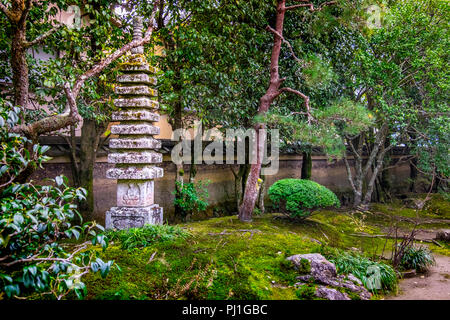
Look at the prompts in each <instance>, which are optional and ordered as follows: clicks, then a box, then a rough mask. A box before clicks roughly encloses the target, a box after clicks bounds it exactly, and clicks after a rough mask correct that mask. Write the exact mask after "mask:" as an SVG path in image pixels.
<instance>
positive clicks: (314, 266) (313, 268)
mask: <svg viewBox="0 0 450 320" xmlns="http://www.w3.org/2000/svg"><path fill="white" fill-rule="evenodd" d="M287 260H289V261H292V263H293V264H294V266H295V268H296V269H297V270H299V271H301V272H303V270H304V269H305V268H304V261H305V260H306V261H308V262H309V264H310V272H309V273H308V274H303V275H300V276H298V277H297V278H296V279H298V280H300V281H301V282H298V283H296V284H295V285H296V286H297V287H298V286H301V285H303V284H304V282H314V283H318V284H320V285H321V286H319V288H318V289H317V291H316V295H317V296H318V297H321V298H325V299H329V300H349V299H346V298H348V296H347V295H346V294H342V293H341V292H339V291H338V290H336V289H332V288H327V287H324V286H323V285H325V286H330V287H335V288H345V289H348V290H350V291H352V292H354V293H357V294H358V295H359V296H360V298H361V299H362V300H368V299H370V298H371V296H372V295H371V293H370V292H369V291H368V290H367V289H366V288H365V287H364V286H363V284H362V282H361V280H359V279H358V278H356V277H355V276H354V275H352V274H348V275H347V276H345V275H337V272H336V266H335V265H334V264H333V263H331V262H330V261H328V260H327V259H325V257H324V256H322V255H321V254H318V253H311V254H297V255H294V256H290V257H288V258H287ZM328 289H330V290H328ZM336 292H338V293H336Z"/></svg>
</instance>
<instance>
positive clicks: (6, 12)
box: [0, 3, 13, 20]
mask: <svg viewBox="0 0 450 320" xmlns="http://www.w3.org/2000/svg"><path fill="white" fill-rule="evenodd" d="M0 10H2V12H3V13H4V14H5V16H6V17H7V18H8V19H9V20H13V18H12V15H11V12H10V11H9V10H8V8H7V7H6V6H5V5H4V4H3V3H0Z"/></svg>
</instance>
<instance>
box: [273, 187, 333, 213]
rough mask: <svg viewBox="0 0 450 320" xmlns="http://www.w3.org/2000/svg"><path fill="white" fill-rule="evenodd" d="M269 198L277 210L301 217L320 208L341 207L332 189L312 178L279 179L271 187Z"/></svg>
mask: <svg viewBox="0 0 450 320" xmlns="http://www.w3.org/2000/svg"><path fill="white" fill-rule="evenodd" d="M269 198H270V200H271V201H272V205H273V208H274V209H275V210H281V212H283V213H287V214H289V215H290V216H291V217H293V218H299V219H305V218H307V217H309V216H310V215H311V214H312V212H313V211H314V210H316V209H319V208H327V207H340V202H339V199H338V198H337V197H336V195H335V194H334V193H333V192H332V191H331V190H329V189H328V188H326V187H324V186H322V185H320V184H318V183H317V182H314V181H311V180H301V179H283V180H278V181H277V182H275V183H274V184H273V185H272V186H271V187H270V188H269Z"/></svg>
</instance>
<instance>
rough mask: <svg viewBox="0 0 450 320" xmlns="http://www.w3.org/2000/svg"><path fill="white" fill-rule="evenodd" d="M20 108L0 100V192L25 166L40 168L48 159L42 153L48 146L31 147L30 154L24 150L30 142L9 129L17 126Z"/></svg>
mask: <svg viewBox="0 0 450 320" xmlns="http://www.w3.org/2000/svg"><path fill="white" fill-rule="evenodd" d="M19 113H20V108H17V107H12V106H11V105H10V104H9V103H8V101H6V100H3V99H1V98H0V142H1V148H0V159H1V160H0V191H1V190H2V189H4V188H6V187H7V186H8V185H10V184H11V183H12V182H13V181H14V179H15V178H16V177H17V176H19V175H20V174H21V173H22V172H23V171H24V170H25V169H26V168H27V166H31V167H37V166H41V165H42V163H43V162H44V161H47V160H48V159H49V157H47V156H44V153H45V152H46V151H47V150H48V149H49V147H48V146H40V145H37V144H35V145H33V148H32V152H30V151H31V150H28V149H27V148H26V145H27V144H31V141H30V140H29V139H27V138H26V137H23V136H21V135H19V134H17V133H12V132H9V128H11V127H13V126H14V125H16V124H18V122H19Z"/></svg>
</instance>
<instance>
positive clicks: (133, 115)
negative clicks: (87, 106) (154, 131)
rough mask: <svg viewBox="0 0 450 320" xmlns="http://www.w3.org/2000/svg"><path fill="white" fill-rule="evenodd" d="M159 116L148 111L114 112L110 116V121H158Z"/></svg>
mask: <svg viewBox="0 0 450 320" xmlns="http://www.w3.org/2000/svg"><path fill="white" fill-rule="evenodd" d="M159 119H160V116H159V114H157V113H154V112H150V111H148V110H140V109H138V110H127V111H116V112H113V114H112V116H111V120H112V121H151V122H157V121H159Z"/></svg>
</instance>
